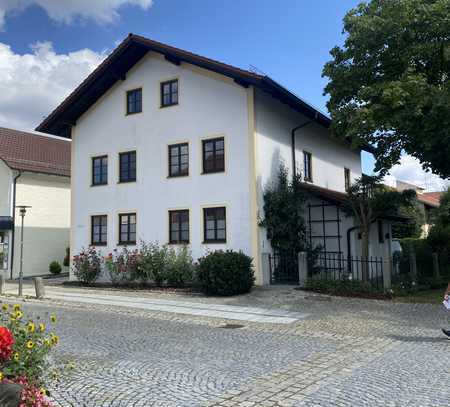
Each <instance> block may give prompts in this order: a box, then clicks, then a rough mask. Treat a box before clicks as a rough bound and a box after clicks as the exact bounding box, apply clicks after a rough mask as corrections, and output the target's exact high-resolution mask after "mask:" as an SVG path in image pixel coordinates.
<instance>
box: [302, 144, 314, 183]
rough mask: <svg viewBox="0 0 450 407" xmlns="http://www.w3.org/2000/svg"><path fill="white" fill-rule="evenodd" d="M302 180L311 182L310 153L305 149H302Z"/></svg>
mask: <svg viewBox="0 0 450 407" xmlns="http://www.w3.org/2000/svg"><path fill="white" fill-rule="evenodd" d="M307 173H308V175H307ZM303 180H304V181H305V182H313V174H312V154H311V153H310V152H309V151H305V150H303Z"/></svg>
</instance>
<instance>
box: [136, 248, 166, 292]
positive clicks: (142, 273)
mask: <svg viewBox="0 0 450 407" xmlns="http://www.w3.org/2000/svg"><path fill="white" fill-rule="evenodd" d="M139 255H140V259H139V270H138V273H139V278H140V279H141V280H143V281H152V282H154V283H155V284H156V285H158V286H161V285H162V284H163V283H164V281H165V280H166V265H167V257H168V249H167V246H165V245H164V246H159V245H158V243H145V242H141V246H140V249H139Z"/></svg>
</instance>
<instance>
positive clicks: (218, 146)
mask: <svg viewBox="0 0 450 407" xmlns="http://www.w3.org/2000/svg"><path fill="white" fill-rule="evenodd" d="M223 149H224V146H223V140H217V141H216V150H223Z"/></svg>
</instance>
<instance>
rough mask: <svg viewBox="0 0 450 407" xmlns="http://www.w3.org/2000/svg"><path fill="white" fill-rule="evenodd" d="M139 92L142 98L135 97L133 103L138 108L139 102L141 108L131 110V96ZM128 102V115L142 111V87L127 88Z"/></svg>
mask: <svg viewBox="0 0 450 407" xmlns="http://www.w3.org/2000/svg"><path fill="white" fill-rule="evenodd" d="M137 93H139V95H140V98H139V99H136V98H135V99H134V100H133V101H132V102H131V103H132V105H134V107H135V108H137V106H138V102H139V110H137V109H136V110H131V109H130V96H133V95H135V94H137ZM126 102H127V116H129V115H132V114H137V113H142V88H136V89H130V90H127V93H126Z"/></svg>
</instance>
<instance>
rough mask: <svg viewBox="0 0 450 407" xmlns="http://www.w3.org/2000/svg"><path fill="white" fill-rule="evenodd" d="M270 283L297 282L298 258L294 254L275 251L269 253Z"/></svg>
mask: <svg viewBox="0 0 450 407" xmlns="http://www.w3.org/2000/svg"><path fill="white" fill-rule="evenodd" d="M269 265H270V284H298V282H299V275H298V259H297V256H296V255H293V254H289V253H288V254H286V253H283V254H281V253H275V254H271V255H269Z"/></svg>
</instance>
